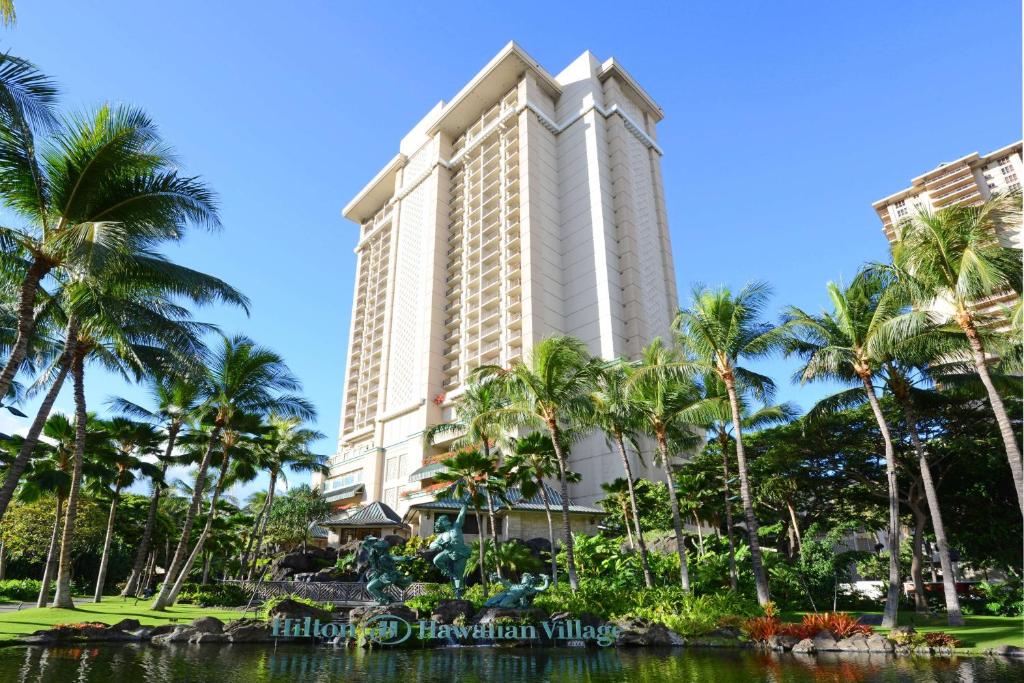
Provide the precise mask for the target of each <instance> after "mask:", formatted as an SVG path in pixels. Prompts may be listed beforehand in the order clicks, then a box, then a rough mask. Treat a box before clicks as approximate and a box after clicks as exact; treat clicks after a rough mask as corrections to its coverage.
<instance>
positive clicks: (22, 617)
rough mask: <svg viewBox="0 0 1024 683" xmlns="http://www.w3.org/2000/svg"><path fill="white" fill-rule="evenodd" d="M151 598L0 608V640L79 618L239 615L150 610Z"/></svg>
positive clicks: (157, 620) (155, 620)
mask: <svg viewBox="0 0 1024 683" xmlns="http://www.w3.org/2000/svg"><path fill="white" fill-rule="evenodd" d="M150 602H151V600H139V601H138V603H137V604H136V601H135V599H134V598H131V599H124V598H118V597H109V598H103V602H101V603H99V604H98V605H97V604H96V603H94V602H92V600H91V598H80V599H76V600H75V604H76V605H77V607H76V609H73V610H72V609H57V608H55V607H42V608H39V607H32V608H29V609H23V610H21V611H3V612H0V640H3V639H8V638H11V637H14V636H17V635H21V634H25V633H32V632H33V631H38V630H39V629H43V628H49V627H50V626H53V625H54V624H73V623H78V622H83V621H99V622H103V623H104V624H115V623H117V622H119V621H121V620H122V619H138V620H139V622H140V623H142V624H144V625H147V626H157V625H159V624H170V623H182V624H187V623H189V622H191V621H192V620H193V619H195V618H197V617H203V616H207V615H212V616H215V617H217V618H218V619H221V620H222V621H227V620H228V619H237V618H238V617H240V616H241V615H242V613H241V611H240V610H228V609H218V608H212V607H196V606H194V605H175V606H174V607H170V608H168V609H167V611H165V612H154V611H153V610H151V609H149V604H150Z"/></svg>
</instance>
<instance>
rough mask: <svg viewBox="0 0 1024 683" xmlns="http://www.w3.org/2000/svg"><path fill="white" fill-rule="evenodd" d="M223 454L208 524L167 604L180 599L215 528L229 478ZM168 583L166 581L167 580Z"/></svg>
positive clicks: (182, 570) (226, 455) (207, 520)
mask: <svg viewBox="0 0 1024 683" xmlns="http://www.w3.org/2000/svg"><path fill="white" fill-rule="evenodd" d="M226 450H227V449H225V453H224V455H223V460H222V461H221V464H220V472H219V473H218V474H217V483H216V484H215V485H214V487H213V496H211V497H210V510H209V512H208V513H207V515H206V524H205V525H204V526H203V531H202V532H201V533H200V534H199V538H198V539H197V540H196V547H195V548H193V549H192V552H191V553H190V554H189V556H188V559H187V560H186V561H185V564H184V565H182V567H181V571H180V572H179V573H178V578H177V580H175V582H174V588H172V589H171V592H170V594H168V596H167V606H168V607H169V606H171V605H173V604H174V603H175V601H176V600H177V599H178V593H180V592H181V589H182V588H183V587H184V585H185V581H186V580H188V575H189V572H191V571H192V567H193V565H195V562H196V560H197V559H198V558H199V555H200V553H202V552H203V546H204V545H205V544H206V539H207V538H209V536H210V530H211V529H212V528H213V520H214V519H215V518H216V516H217V501H219V500H220V494H221V492H222V491H223V490H224V484H225V482H226V481H227V478H228V463H229V461H230V458H229V457H228V454H227V452H226ZM165 584H166V582H165Z"/></svg>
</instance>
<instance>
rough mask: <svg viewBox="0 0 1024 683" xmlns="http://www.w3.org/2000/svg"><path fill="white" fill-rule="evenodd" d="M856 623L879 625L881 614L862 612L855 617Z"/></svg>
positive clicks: (880, 623)
mask: <svg viewBox="0 0 1024 683" xmlns="http://www.w3.org/2000/svg"><path fill="white" fill-rule="evenodd" d="M857 623H858V624H864V625H865V626H881V625H882V615H881V614H862V615H860V616H859V617H857Z"/></svg>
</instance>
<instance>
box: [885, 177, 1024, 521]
mask: <svg viewBox="0 0 1024 683" xmlns="http://www.w3.org/2000/svg"><path fill="white" fill-rule="evenodd" d="M1020 200H1021V196H1020V193H1011V194H1006V195H998V196H996V197H994V198H992V199H990V200H988V201H986V202H984V203H982V204H978V205H965V204H956V205H953V206H949V207H946V208H944V209H940V210H939V211H937V212H935V213H921V214H919V215H917V216H916V217H915V218H913V220H909V221H906V222H905V223H903V224H901V225H900V226H899V229H898V235H899V238H898V240H897V241H896V242H895V243H894V244H893V247H892V257H893V270H894V271H895V273H896V275H897V279H898V282H899V283H900V284H901V285H902V286H903V287H904V288H905V290H906V291H907V292H908V293H909V294H910V295H911V297H912V298H913V301H914V303H915V304H916V305H917V306H919V307H922V308H928V309H930V310H931V312H932V314H933V315H935V316H936V317H939V318H940V320H939V321H938V322H939V323H947V322H951V323H954V324H955V326H956V327H958V328H959V329H960V331H961V332H962V333H963V335H964V336H965V337H966V338H967V343H968V344H969V346H970V349H971V357H972V359H973V362H974V368H975V370H976V372H977V373H978V377H979V378H980V379H981V382H982V384H983V385H984V386H985V391H986V393H987V394H988V401H989V404H990V405H991V406H992V412H994V413H995V416H996V422H997V423H998V425H999V433H1000V435H1001V436H1002V439H1003V447H1004V448H1005V449H1006V458H1007V460H1008V462H1009V464H1010V472H1011V473H1012V476H1013V483H1014V485H1015V486H1016V488H1017V499H1018V502H1019V504H1020V509H1021V514H1024V463H1022V461H1021V450H1020V445H1019V444H1018V442H1017V438H1018V436H1017V434H1016V433H1015V431H1014V428H1013V423H1012V422H1011V420H1010V416H1009V414H1008V413H1007V411H1006V407H1005V405H1003V399H1002V397H1001V396H1000V395H999V391H998V390H997V389H996V386H995V383H994V382H993V380H992V376H991V374H990V373H989V369H988V365H989V363H990V362H992V359H991V358H990V357H989V353H988V352H987V351H986V348H985V341H984V338H983V330H984V328H985V327H986V326H989V325H991V324H992V323H993V322H994V320H993V319H992V318H991V317H990V316H984V315H982V314H981V313H980V312H979V311H978V310H977V308H976V307H975V305H974V304H975V303H976V302H978V301H981V300H983V299H985V298H986V297H989V296H992V295H993V294H998V293H1001V292H1005V291H1008V290H1012V291H1014V292H1017V294H1018V295H1019V294H1020V292H1021V251H1020V250H1019V249H1011V248H1008V247H1003V246H1001V245H1000V243H999V242H998V240H997V239H996V236H997V235H998V234H1000V233H1003V232H1007V231H1010V232H1012V231H1013V230H1015V229H1019V226H1020V224H1021V201H1020ZM879 268H885V266H879ZM934 302H940V303H939V305H938V306H936V305H934ZM943 304H945V305H943ZM947 307H948V308H947ZM946 310H948V311H949V312H948V313H945V312H944V311H946ZM1018 339H1019V337H1018Z"/></svg>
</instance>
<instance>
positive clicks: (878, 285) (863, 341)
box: [784, 273, 902, 628]
mask: <svg viewBox="0 0 1024 683" xmlns="http://www.w3.org/2000/svg"><path fill="white" fill-rule="evenodd" d="M828 296H829V299H830V300H831V302H832V309H833V310H832V311H831V312H823V313H821V314H820V315H810V314H808V313H805V312H804V311H802V310H800V309H799V308H796V307H794V306H791V307H789V308H787V309H786V311H785V314H784V318H785V320H786V323H785V327H786V330H787V338H786V341H785V346H786V353H787V354H794V355H798V356H799V357H800V358H802V359H803V360H804V365H803V367H801V368H800V369H799V370H798V371H797V372H796V375H795V378H796V379H797V380H798V381H800V382H801V383H802V382H809V381H822V380H828V381H835V382H841V383H845V384H859V385H860V386H859V387H857V388H855V389H850V390H848V391H846V392H840V393H838V394H835V395H833V396H830V397H828V398H826V399H823V400H822V401H819V402H818V404H817V405H815V407H814V408H812V409H811V411H810V413H809V414H808V415H809V417H810V418H811V419H813V418H814V417H815V416H816V415H818V414H820V413H822V412H825V411H828V410H833V409H835V408H836V407H837V406H842V405H845V404H846V403H848V402H849V400H850V399H849V395H850V394H851V393H854V392H856V393H857V394H863V396H864V397H865V398H866V399H867V401H868V404H869V405H870V406H871V412H872V413H873V414H874V416H875V421H876V422H877V423H878V429H879V432H880V433H881V435H882V441H883V443H884V447H885V477H886V484H887V487H888V498H889V520H888V522H889V523H888V529H887V545H888V547H889V550H890V553H889V555H890V557H889V583H888V590H887V592H886V602H885V612H884V615H883V618H882V623H883V625H884V626H886V627H888V628H891V627H893V626H895V625H896V614H897V610H898V607H899V595H900V566H899V547H900V543H899V533H900V504H899V488H898V485H897V481H896V455H895V451H894V449H893V440H892V435H891V433H890V430H889V423H888V422H887V421H886V419H885V414H884V413H883V412H882V405H881V403H880V402H879V400H878V395H877V394H876V393H875V385H874V379H875V377H876V376H877V375H878V374H879V372H880V371H881V363H880V360H881V359H880V357H879V355H878V352H877V349H878V347H879V346H880V345H881V342H882V341H883V340H884V339H885V338H887V337H888V338H891V337H892V335H893V334H894V332H893V330H894V328H896V327H898V326H897V325H894V323H893V321H894V320H896V319H897V318H898V316H899V315H900V313H901V312H902V303H901V301H900V298H899V297H898V296H896V295H895V290H892V289H891V288H888V287H887V286H886V282H885V280H884V279H883V278H880V277H876V276H874V275H872V274H871V273H861V274H859V275H858V277H856V278H855V279H854V281H853V283H852V284H850V285H849V286H848V287H845V288H844V287H841V286H840V285H837V284H836V283H833V282H830V283H829V284H828Z"/></svg>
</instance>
